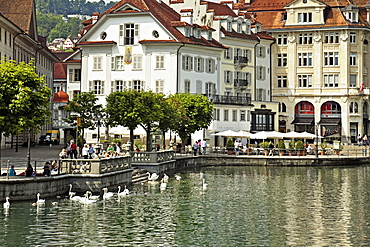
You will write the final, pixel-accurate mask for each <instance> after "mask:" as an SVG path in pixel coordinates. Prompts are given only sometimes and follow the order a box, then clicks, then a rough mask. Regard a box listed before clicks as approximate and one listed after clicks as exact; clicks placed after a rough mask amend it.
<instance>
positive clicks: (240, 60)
mask: <svg viewBox="0 0 370 247" xmlns="http://www.w3.org/2000/svg"><path fill="white" fill-rule="evenodd" d="M248 62H249V61H248V57H242V56H234V64H235V65H244V66H245V65H247V64H248Z"/></svg>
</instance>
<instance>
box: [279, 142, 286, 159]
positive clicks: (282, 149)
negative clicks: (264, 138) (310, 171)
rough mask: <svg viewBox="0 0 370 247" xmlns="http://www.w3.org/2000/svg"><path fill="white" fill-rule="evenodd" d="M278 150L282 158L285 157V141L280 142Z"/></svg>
mask: <svg viewBox="0 0 370 247" xmlns="http://www.w3.org/2000/svg"><path fill="white" fill-rule="evenodd" d="M278 149H279V155H280V156H284V153H285V143H284V141H283V140H280V141H279V142H278Z"/></svg>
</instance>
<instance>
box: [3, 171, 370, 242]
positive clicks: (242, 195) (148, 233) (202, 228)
mask: <svg viewBox="0 0 370 247" xmlns="http://www.w3.org/2000/svg"><path fill="white" fill-rule="evenodd" d="M369 172H370V170H369V167H367V166H365V167H364V166H361V167H253V166H248V167H242V166H238V167H207V168H202V169H201V170H191V171H186V172H182V173H181V174H180V176H181V180H179V181H178V180H176V179H175V178H174V176H173V175H170V180H169V182H168V183H167V188H166V189H165V190H161V189H160V184H159V183H157V184H148V183H144V184H137V185H134V186H133V187H130V188H129V189H130V190H131V194H130V195H129V196H127V197H121V198H117V197H114V198H113V199H112V200H99V201H97V202H96V203H93V204H91V205H84V204H81V203H79V202H73V201H71V200H68V199H67V198H64V197H62V198H46V204H45V205H44V206H33V205H32V202H30V201H27V202H12V201H11V198H10V202H11V206H10V208H9V209H2V211H3V213H1V214H0V220H1V221H2V222H3V224H2V225H3V226H2V227H1V228H0V246H368V245H370V239H369V238H370V227H369V222H370V221H369V217H370V206H369V205H370V204H369V202H370V198H369V196H370V195H369V188H370V181H369V178H370V177H369ZM202 178H205V183H206V184H207V186H206V188H204V186H203V180H202ZM41 197H42V195H41ZM35 200H36V195H35ZM52 202H57V205H53V204H52Z"/></svg>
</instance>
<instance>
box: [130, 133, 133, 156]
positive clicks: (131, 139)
mask: <svg viewBox="0 0 370 247" xmlns="http://www.w3.org/2000/svg"><path fill="white" fill-rule="evenodd" d="M130 142H131V146H130V152H132V151H133V150H134V129H133V128H130Z"/></svg>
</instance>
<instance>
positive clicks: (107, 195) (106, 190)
mask: <svg viewBox="0 0 370 247" xmlns="http://www.w3.org/2000/svg"><path fill="white" fill-rule="evenodd" d="M102 190H103V191H104V194H103V199H109V198H112V197H113V196H114V194H113V192H108V189H107V188H103V189H102Z"/></svg>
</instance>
